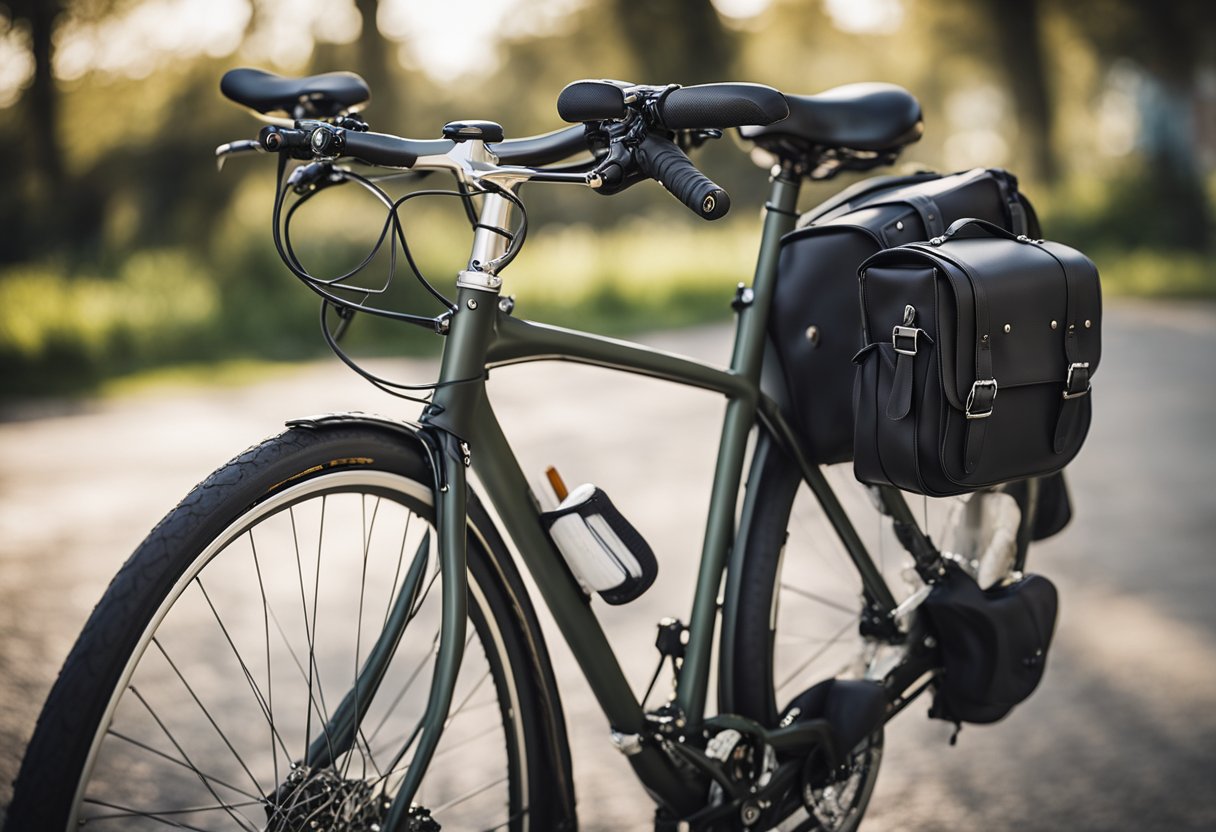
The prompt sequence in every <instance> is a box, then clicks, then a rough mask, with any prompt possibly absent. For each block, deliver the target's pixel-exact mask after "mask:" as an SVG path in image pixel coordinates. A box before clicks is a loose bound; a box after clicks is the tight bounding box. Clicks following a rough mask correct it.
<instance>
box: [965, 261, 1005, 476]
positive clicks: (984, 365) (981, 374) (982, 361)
mask: <svg viewBox="0 0 1216 832" xmlns="http://www.w3.org/2000/svg"><path fill="white" fill-rule="evenodd" d="M964 271H966V270H964ZM967 279H968V280H971V275H970V273H968V274H967ZM971 291H972V292H974V293H975V335H976V338H975V383H974V384H972V386H971V395H969V396H968V397H967V401H968V403H969V404H970V407H968V408H967V413H966V418H967V438H966V440H965V441H964V444H963V472H964V473H966V474H971V473H974V472H975V469H976V467H977V466H978V465H979V462H980V457H981V456H982V455H983V452H984V437H985V436H986V435H987V433H988V418H987V417H986V416H977V415H972V408H973V407H974V408H975V410H974V413H975V414H982V413H984V412H985V411H984V410H981V409H980V408H982V407H984V405H987V413H988V414H989V415H991V413H992V408H993V407H994V406H995V404H996V391H997V387H996V379H995V378H994V377H993V375H992V336H991V332H990V330H989V326H988V296H987V294H986V293H985V292H984V282H983V281H982V280H971ZM987 381H991V382H992V384H991V385H988V384H984V382H987ZM988 390H991V391H992V394H991V397H989V396H987V395H985V393H986V391H988ZM977 398H979V399H981V400H980V401H978V402H977V401H976V399H977Z"/></svg>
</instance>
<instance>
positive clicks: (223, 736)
mask: <svg viewBox="0 0 1216 832" xmlns="http://www.w3.org/2000/svg"><path fill="white" fill-rule="evenodd" d="M152 644H153V645H154V646H155V647H156V649H157V650H159V651H160V654H161V655H162V656H163V657H164V659H165V661H166V662H168V664H169V667H171V668H172V669H173V672H174V673H175V674H176V675H177V678H178V679H179V680H181V683H182V685H184V686H185V688H186V692H187V693H189V694H190V698H191V699H193V700H194V702H195V704H197V705H198V706H199V708H200V709H201V710H202V712H203V716H205V717H206V718H207V722H209V723H211V727H212V728H214V729H215V732H216V733H217V734H219V736H220V739H221V740H223V742H224V745H226V746H227V747H228V750H229V751H231V752H232V756H233V757H235V758H236V761H237V764H238V765H240V767H241V768H242V769H243V770H244V772H245V773H246V774H247V775H249V780H250V782H252V783H253V788H254V791H258V792H260V791H262V786H261V784H259V783H258V780H257V778H256V777H254V776H253V772H252V771H250V770H249V766H247V765H246V764H245V760H244V758H243V757H241V755H240V754H239V753H237V750H236V749H235V748H234V747H233V746H232V743H231V742H230V741H229V740H228V736H227V735H226V734H225V733H224V732H223V731H222V730H221V729H220V726H219V724H218V723H216V721H215V718H214V717H213V716H212V715H211V712H210V711H209V710H207V706H206V705H204V704H203V701H202V700H201V699H200V698H199V696H198V694H197V693H196V692H195V690H194V688H193V687H192V686H191V685H190V683H189V682H187V681H186V677H185V676H184V675H183V674H182V672H181V670H180V669H179V668H178V666H177V664H176V663H175V662H174V661H173V659H171V658H170V657H169V654H168V653H167V652H166V651H165V648H164V645H162V644H161V643H160V639H158V638H157V637H155V636H153V637H152ZM275 782H276V783H277V782H278V780H277V779H276V780H275Z"/></svg>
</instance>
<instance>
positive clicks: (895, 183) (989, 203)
mask: <svg viewBox="0 0 1216 832" xmlns="http://www.w3.org/2000/svg"><path fill="white" fill-rule="evenodd" d="M960 217H979V218H981V219H986V220H988V221H989V222H993V223H996V224H998V225H1001V226H1003V227H1005V228H1008V229H1009V230H1011V231H1013V232H1014V233H1015V234H1022V233H1027V234H1031V235H1034V236H1038V233H1039V232H1038V223H1037V221H1036V219H1035V216H1034V211H1033V209H1032V208H1031V207H1030V205H1029V203H1027V202H1026V201H1025V199H1023V198H1022V197H1021V196H1020V195H1019V193H1018V189H1017V180H1016V179H1015V178H1014V177H1013V176H1012V175H1010V174H1008V173H1006V172H1005V171H1003V170H984V169H982V168H980V169H976V170H971V171H965V172H963V173H956V174H952V175H948V176H941V175H939V174H935V173H923V174H917V175H914V176H886V177H877V178H874V179H868V180H865V181H863V182H859V183H857V184H856V185H854V186H853V187H851V188H848V189H846V190H844V191H842V192H841V193H840V194H838V195H837V196H836V197H834V198H833V199H831V200H829V201H828V202H825V203H824V204H823V205H821V206H819V207H818V208H816V209H815V210H814V211H813V212H810V213H808V214H806V215H804V216H803V217H802V218H801V219H800V220H799V226H800V227H799V228H798V229H797V230H795V231H792V232H790V233H789V234H787V235H786V236H785V237H784V238H783V239H782V241H781V255H780V262H779V266H778V273H779V277H778V279H777V288H776V293H775V296H774V300H773V306H772V311H771V313H770V315H769V334H770V336H771V338H772V340H773V343H774V346H775V347H776V352H777V357H778V360H779V363H780V365H781V372H782V375H783V376H784V379H785V382H786V385H787V387H788V389H789V391H790V398H791V404H792V407H793V410H794V413H793V417H794V419H795V421H796V423H797V425H798V427H799V430H800V432H801V434H802V437H803V441H804V442H805V443H806V449H807V452H808V454H809V456H810V458H811V459H812V460H813V461H814V462H817V463H821V464H828V463H833V462H846V461H848V460H849V459H852V457H853V409H852V394H853V364H852V362H851V361H850V359H851V358H852V357H853V355H854V353H856V352H857V350H858V348H859V347H860V346H861V321H860V320H859V317H858V312H857V267H858V266H859V265H861V263H862V261H863V260H865V259H866V258H867V257H869V256H870V255H872V254H874V253H875V252H877V251H880V250H881V249H884V248H890V247H892V246H897V245H900V244H902V243H909V242H913V241H916V240H927V239H929V238H930V237H933V236H936V235H938V234H941V233H942V232H943V231H945V229H946V227H947V226H948V225H949V224H950V223H951V222H953V221H954V220H956V219H959V218H960Z"/></svg>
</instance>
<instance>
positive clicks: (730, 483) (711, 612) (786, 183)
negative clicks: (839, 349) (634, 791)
mask: <svg viewBox="0 0 1216 832" xmlns="http://www.w3.org/2000/svg"><path fill="white" fill-rule="evenodd" d="M801 184H802V180H801V177H800V176H799V175H798V173H797V172H796V171H795V170H794V169H793V168H792V166H789V165H783V166H781V167H779V168H777V169H775V170H774V172H773V178H772V185H771V188H770V192H769V194H770V195H769V201H768V203H767V204H766V205H765V208H766V209H767V211H766V213H765V217H764V231H763V235H762V237H761V241H760V255H759V258H758V259H757V262H756V273H755V278H754V279H753V281H752V287H751V288H750V289H747V288H742V289H740V294H739V298H738V301H739V303H738V304H737V306H738V308H739V321H738V325H737V328H736V331H735V345H734V351H733V353H732V355H731V370H733V371H734V372H735V373H737V374H738V375H740V376H743V377H744V378H746V379H748V380H749V381H750V382H751V384H752V389H753V390H757V391H758V390H759V386H760V367H761V363H762V361H763V358H764V344H765V329H766V327H767V326H768V311H769V306H770V305H771V304H772V300H773V292H774V290H775V288H776V283H777V259H778V256H779V254H780V245H781V237H782V236H783V235H784V234H786V233H787V232H789V231H790V230H791V229H793V227H794V220H795V218H796V216H797V214H796V213H795V209H796V207H797V204H798V191H799V188H800V186H801ZM756 406H757V398H756V395H755V394H753V395H751V396H747V397H736V398H732V399H730V401H729V402H728V403H727V405H726V416H725V419H724V420H723V425H722V438H721V442H720V444H719V446H718V460H717V464H716V467H715V469H714V484H713V490H712V492H711V494H710V500H709V517H708V519H707V521H706V528H705V542H704V545H703V547H702V551H701V566H700V571H699V572H698V574H697V588H696V594H695V595H694V597H693V607H692V614H691V615H690V616H689V622H688V629H689V642H688V647H687V651H686V653H685V658H684V664H683V667H682V668H681V671H680V684H679V690H678V692H677V700H678V702H679V705H680V707H681V709H682V710H683V712H684V716H685V718H686V719H687V720H688V721H689V722H690V723H692V724H694V725H696V724H699V723H700V722H701V720H702V718H703V717H704V715H705V700H706V696H707V693H708V686H709V666H710V655H711V653H712V651H713V634H714V618H715V616H716V614H717V599H718V589H719V587H720V585H721V583H722V573H723V570H724V569H725V568H726V556H727V552H728V551H729V550H730V546H731V543H732V541H733V539H734V531H735V507H736V503H737V502H738V497H739V484H740V482H741V481H742V477H743V458H744V456H745V455H746V453H747V439H748V436H749V435H750V434H751V429H752V425H753V424H754V423H755V417H756Z"/></svg>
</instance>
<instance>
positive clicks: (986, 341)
mask: <svg viewBox="0 0 1216 832" xmlns="http://www.w3.org/2000/svg"><path fill="white" fill-rule="evenodd" d="M980 340H981V341H983V342H984V343H985V344H987V343H988V336H987V335H985V336H984V337H983V338H981V339H980Z"/></svg>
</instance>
